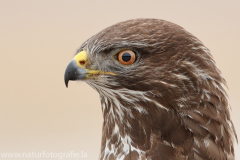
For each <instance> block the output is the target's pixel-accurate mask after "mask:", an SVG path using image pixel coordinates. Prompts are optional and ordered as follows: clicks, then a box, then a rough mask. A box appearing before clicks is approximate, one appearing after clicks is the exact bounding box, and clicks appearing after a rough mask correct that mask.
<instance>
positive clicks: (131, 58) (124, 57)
mask: <svg viewBox="0 0 240 160" xmlns="http://www.w3.org/2000/svg"><path fill="white" fill-rule="evenodd" d="M117 59H118V61H119V62H120V63H122V64H125V65H130V64H133V63H134V62H135V60H136V54H135V53H134V52H133V51H131V50H123V51H121V52H120V53H119V54H118V55H117Z"/></svg>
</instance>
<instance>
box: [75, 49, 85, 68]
mask: <svg viewBox="0 0 240 160" xmlns="http://www.w3.org/2000/svg"><path fill="white" fill-rule="evenodd" d="M73 59H75V61H76V63H77V65H78V66H79V67H81V68H85V66H86V64H87V51H86V50H83V51H81V52H79V53H78V54H77V55H76V56H75V57H74V58H73ZM81 61H83V62H85V65H82V64H81V63H80V62H81Z"/></svg>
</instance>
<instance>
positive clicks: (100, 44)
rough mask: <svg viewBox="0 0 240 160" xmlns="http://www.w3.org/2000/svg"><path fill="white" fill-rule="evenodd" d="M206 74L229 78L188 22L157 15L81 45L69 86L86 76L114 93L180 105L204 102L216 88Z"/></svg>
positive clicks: (108, 30)
mask: <svg viewBox="0 0 240 160" xmlns="http://www.w3.org/2000/svg"><path fill="white" fill-rule="evenodd" d="M206 79H207V80H210V81H211V80H216V82H219V84H217V85H219V86H220V87H222V86H221V85H220V83H221V84H222V83H224V80H223V79H222V77H221V76H220V72H219V71H218V69H217V67H216V66H215V63H214V61H213V60H212V58H211V55H210V52H209V51H208V49H207V48H206V47H204V46H203V44H202V43H201V42H200V41H199V40H198V39H197V38H196V37H194V36H193V35H191V34H190V33H189V32H187V31H185V30H184V29H183V28H182V27H180V26H178V25H176V24H173V23H170V22H167V21H163V20H155V19H136V20H129V21H125V22H121V23H118V24H115V25H113V26H111V27H108V28H106V29H104V30H103V31H101V32H100V33H98V34H96V35H94V36H92V37H91V38H89V39H88V40H87V41H86V42H84V43H83V44H82V45H81V47H80V48H79V50H78V52H77V54H76V56H75V57H74V58H73V60H72V61H71V62H70V63H69V65H68V67H67V69H66V71H65V83H66V86H67V85H68V82H69V80H81V81H85V82H87V83H88V84H89V85H90V86H92V87H93V88H94V89H96V90H97V91H98V92H99V93H100V95H105V96H107V97H108V98H109V97H110V98H111V97H112V96H110V95H115V96H116V95H118V97H119V98H121V99H122V100H123V99H124V97H125V100H124V101H128V102H129V103H130V101H134V99H135V100H136V99H138V101H139V99H141V98H143V96H144V97H151V99H153V97H155V98H157V99H158V101H159V99H160V101H161V102H160V103H161V105H162V106H165V108H168V109H174V110H178V109H179V107H181V106H185V107H188V106H189V105H194V103H197V102H200V100H201V98H200V96H202V94H203V92H204V89H205V90H206V91H208V90H209V89H210V88H209V86H207V84H206V82H205V80H206ZM223 91H224V90H223ZM122 93H123V94H125V95H123V94H122ZM130 93H133V94H131V97H130V95H129V94H130ZM106 94H107V95H106ZM221 94H225V92H222V93H221ZM138 96H139V97H138ZM126 97H128V98H126Z"/></svg>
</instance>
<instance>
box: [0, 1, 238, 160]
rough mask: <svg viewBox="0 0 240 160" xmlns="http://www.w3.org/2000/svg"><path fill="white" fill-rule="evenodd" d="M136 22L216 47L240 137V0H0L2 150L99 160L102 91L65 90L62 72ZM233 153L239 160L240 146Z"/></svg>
mask: <svg viewBox="0 0 240 160" xmlns="http://www.w3.org/2000/svg"><path fill="white" fill-rule="evenodd" d="M133 18H158V19H164V20H168V21H171V22H173V23H176V24H178V25H180V26H182V27H184V28H185V29H186V30H187V31H189V32H190V33H192V34H193V35H195V36H196V37H197V38H199V39H200V40H201V41H202V42H203V43H204V44H205V46H207V47H208V48H209V49H210V50H211V52H212V54H213V57H214V60H215V61H216V63H217V65H218V67H219V68H220V70H221V71H222V74H223V76H224V77H225V79H226V80H227V83H228V88H229V90H228V94H229V97H230V103H231V106H232V112H231V115H232V120H233V122H234V125H235V128H236V130H237V133H238V136H239V137H240V123H239V121H240V115H239V113H240V84H239V83H240V1H237V0H232V1H226V0H211V1H209V0H198V1H197V0H196V1H192V0H168V1H167V0H165V1H161V0H150V1H149V0H131V1H130V0H121V1H120V0H21V1H20V0H0V76H1V78H0V152H11V153H16V152H18V153H29V152H39V153H41V152H55V153H68V152H71V151H74V152H75V153H76V152H78V153H81V152H84V153H87V156H88V157H87V158H81V159H87V160H96V159H98V155H99V151H100V142H101V127H102V113H101V106H100V101H99V96H98V93H97V92H96V91H94V90H93V89H92V88H90V87H89V86H88V85H87V84H85V83H77V82H70V84H69V88H68V89H66V87H65V85H64V78H63V75H64V71H65V68H66V66H67V64H68V63H69V61H70V60H71V59H72V58H73V55H74V54H75V52H76V50H77V48H78V47H79V46H80V45H81V43H82V42H84V41H85V40H86V39H87V38H89V37H90V36H92V35H93V34H96V33H97V32H99V31H101V30H102V29H104V28H105V27H108V26H110V25H113V24H115V23H117V22H120V21H124V20H128V19H133ZM235 150H236V160H237V159H240V147H239V145H238V146H236V148H235ZM0 159H1V157H0ZM13 159H17V158H13ZM28 159H29V160H34V159H36V158H28ZM41 159H54V158H41ZM55 159H57V158H55ZM64 159H66V158H64ZM69 159H77V158H69ZM78 159H79V158H78Z"/></svg>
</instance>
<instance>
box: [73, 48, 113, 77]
mask: <svg viewBox="0 0 240 160" xmlns="http://www.w3.org/2000/svg"><path fill="white" fill-rule="evenodd" d="M87 54H88V53H87V51H86V50H83V51H81V52H79V53H78V54H77V55H76V56H75V57H74V58H73V59H75V61H76V63H77V65H78V66H79V67H81V68H83V69H86V64H87ZM81 62H85V63H84V64H83V63H82V64H81ZM86 71H87V73H88V74H90V75H96V74H110V75H116V73H112V72H104V71H99V70H91V69H86ZM90 75H87V78H91V76H90Z"/></svg>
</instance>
